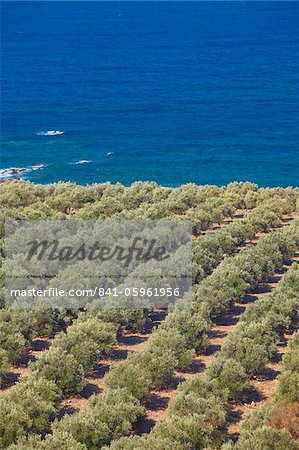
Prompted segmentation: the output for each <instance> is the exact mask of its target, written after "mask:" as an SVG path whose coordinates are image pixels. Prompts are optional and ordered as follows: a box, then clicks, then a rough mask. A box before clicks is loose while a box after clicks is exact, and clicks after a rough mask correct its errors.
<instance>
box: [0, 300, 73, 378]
mask: <svg viewBox="0 0 299 450" xmlns="http://www.w3.org/2000/svg"><path fill="white" fill-rule="evenodd" d="M66 322H67V318H66V316H65V314H64V312H63V311H58V310H52V309H50V308H49V309H44V308H36V309H35V308H32V309H30V308H21V309H19V308H11V309H0V347H1V350H0V385H1V381H3V379H4V377H5V375H6V374H7V372H8V371H9V364H11V363H14V362H16V361H18V360H19V359H21V358H22V356H24V354H25V353H26V351H27V350H28V349H29V347H30V345H31V342H32V340H33V339H34V338H35V337H37V336H51V335H52V334H53V332H54V330H55V329H56V328H57V327H60V328H64V327H65V326H66Z"/></svg>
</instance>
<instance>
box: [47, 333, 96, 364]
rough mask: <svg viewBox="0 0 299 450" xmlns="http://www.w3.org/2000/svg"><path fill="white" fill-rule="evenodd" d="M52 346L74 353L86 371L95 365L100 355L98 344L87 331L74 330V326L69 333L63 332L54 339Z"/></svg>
mask: <svg viewBox="0 0 299 450" xmlns="http://www.w3.org/2000/svg"><path fill="white" fill-rule="evenodd" d="M52 348H59V349H60V350H62V351H63V352H65V353H67V354H71V355H73V356H74V358H75V360H76V361H78V362H79V363H80V364H81V365H82V367H83V369H84V371H85V372H87V371H88V370H90V369H91V368H92V367H93V365H94V363H95V362H96V360H97V358H98V355H99V351H98V346H97V344H96V343H95V342H94V341H92V340H91V339H89V338H88V337H87V336H86V334H85V333H82V332H80V331H79V332H76V331H73V330H72V327H69V330H68V332H67V334H65V333H63V332H62V333H60V334H59V335H58V336H57V337H56V338H55V339H54V342H53V345H52Z"/></svg>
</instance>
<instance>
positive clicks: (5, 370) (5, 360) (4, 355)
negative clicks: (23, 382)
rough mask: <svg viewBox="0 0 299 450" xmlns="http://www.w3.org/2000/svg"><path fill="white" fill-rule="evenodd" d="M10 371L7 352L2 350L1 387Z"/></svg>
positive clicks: (0, 364)
mask: <svg viewBox="0 0 299 450" xmlns="http://www.w3.org/2000/svg"><path fill="white" fill-rule="evenodd" d="M8 371H9V364H8V356H7V352H6V350H3V349H2V348H0V386H1V382H2V381H3V379H4V377H5V375H6V374H7V373H8Z"/></svg>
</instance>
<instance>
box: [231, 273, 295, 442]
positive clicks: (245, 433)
mask: <svg viewBox="0 0 299 450" xmlns="http://www.w3.org/2000/svg"><path fill="white" fill-rule="evenodd" d="M291 271H293V272H294V273H293V276H294V277H296V279H294V282H295V283H296V284H297V303H298V292H299V286H298V280H299V278H298V268H296V269H295V268H293V269H291ZM291 271H290V276H291V275H292V274H291ZM288 278H290V277H289V275H287V276H286V277H285V280H284V281H286V282H287V283H288V286H289V288H290V289H291V291H288V292H290V294H291V295H292V291H293V289H294V286H293V285H292V284H291V283H290V281H291V279H288ZM281 287H282V286H281ZM285 288H286V286H285ZM296 324H298V321H297V323H296ZM298 374H299V334H298V332H297V333H295V334H294V336H293V338H292V339H291V341H290V343H289V351H288V352H287V353H286V354H285V356H284V357H283V362H282V373H281V375H280V376H279V378H278V380H279V381H278V387H277V390H276V393H275V396H274V398H273V400H272V403H267V404H266V405H264V406H263V407H262V408H260V409H257V410H255V411H253V412H252V413H251V414H249V415H248V416H247V417H245V419H244V420H243V421H242V423H241V433H240V438H239V440H238V442H237V443H236V444H235V445H233V444H232V443H228V444H225V445H223V447H222V450H247V449H248V448H254V449H258V450H280V449H282V448H284V449H287V450H295V449H297V448H298V446H297V442H298V439H299V430H298V414H299V404H298V400H299V397H298V392H299V375H298Z"/></svg>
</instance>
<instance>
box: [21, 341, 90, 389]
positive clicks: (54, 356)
mask: <svg viewBox="0 0 299 450" xmlns="http://www.w3.org/2000/svg"><path fill="white" fill-rule="evenodd" d="M30 368H31V369H32V371H33V372H34V373H35V374H36V375H37V376H43V377H45V378H46V379H47V380H52V381H54V382H55V383H56V385H57V386H58V388H59V389H61V390H62V391H65V392H66V391H73V392H80V391H81V390H82V389H83V387H84V385H85V379H84V370H83V367H82V365H81V364H79V363H78V362H77V361H76V359H75V358H74V356H73V355H71V354H70V355H68V354H67V353H66V352H65V351H63V350H62V349H60V348H59V347H57V348H53V349H50V350H47V351H45V352H44V353H43V354H42V355H41V356H40V357H39V359H38V360H37V361H36V362H35V363H31V364H30Z"/></svg>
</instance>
